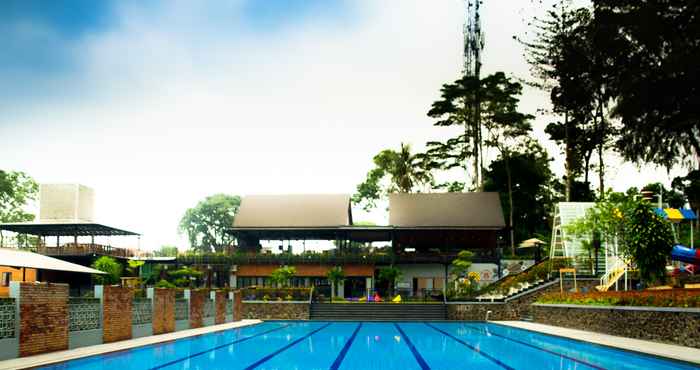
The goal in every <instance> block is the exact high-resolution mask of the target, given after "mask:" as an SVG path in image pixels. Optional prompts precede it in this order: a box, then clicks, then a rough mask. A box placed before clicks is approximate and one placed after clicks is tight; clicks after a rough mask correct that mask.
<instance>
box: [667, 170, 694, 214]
mask: <svg viewBox="0 0 700 370" xmlns="http://www.w3.org/2000/svg"><path fill="white" fill-rule="evenodd" d="M671 186H672V187H673V188H674V189H675V190H677V191H679V192H681V193H683V195H685V197H686V199H688V203H690V208H692V209H694V210H698V209H700V171H699V170H693V171H690V172H688V174H687V175H685V176H682V177H676V178H675V179H673V182H672V183H671Z"/></svg>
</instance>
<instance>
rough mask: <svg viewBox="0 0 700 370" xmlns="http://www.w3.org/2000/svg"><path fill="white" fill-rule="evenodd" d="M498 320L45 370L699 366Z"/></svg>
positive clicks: (385, 325) (197, 341)
mask: <svg viewBox="0 0 700 370" xmlns="http://www.w3.org/2000/svg"><path fill="white" fill-rule="evenodd" d="M698 368H700V367H694V366H692V365H689V364H685V363H680V362H675V361H670V360H663V359H660V358H656V357H652V356H645V355H639V354H635V353H631V352H625V351H621V350H615V349H611V348H608V347H604V346H598V345H593V344H588V343H584V342H578V341H574V340H569V339H564V338H559V337H553V336H549V335H544V334H539V333H535V332H531V331H527V330H523V329H516V328H511V327H506V326H502V325H498V324H493V323H477V322H464V323H461V322H460V323H457V322H424V323H418V322H316V321H304V322H300V321H292V322H281V321H276V322H265V323H262V324H258V325H253V326H247V327H242V328H237V329H231V330H226V331H221V332H216V333H210V334H205V335H201V336H196V337H189V338H185V339H180V340H177V341H173V342H166V343H161V344H156V345H150V346H145V347H139V348H135V349H131V350H126V351H121V352H115V353H111V354H106V355H100V356H93V357H87V358H83V359H78V360H73V361H69V362H64V363H60V364H56V365H53V366H49V367H45V368H44V369H85V370H92V369H110V370H127V369H268V370H272V369H279V370H306V369H332V370H335V369H356V370H365V369H366V370H370V369H382V370H391V369H401V370H412V369H419V370H425V369H445V370H457V369H698Z"/></svg>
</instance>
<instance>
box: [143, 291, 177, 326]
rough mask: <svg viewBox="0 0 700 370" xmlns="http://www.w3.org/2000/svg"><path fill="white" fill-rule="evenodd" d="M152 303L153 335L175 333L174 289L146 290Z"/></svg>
mask: <svg viewBox="0 0 700 370" xmlns="http://www.w3.org/2000/svg"><path fill="white" fill-rule="evenodd" d="M147 294H148V298H150V299H151V300H152V302H153V321H152V322H153V334H154V335H155V334H163V333H171V332H174V331H175V289H166V288H148V292H147Z"/></svg>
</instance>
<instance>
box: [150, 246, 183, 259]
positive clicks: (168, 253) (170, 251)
mask: <svg viewBox="0 0 700 370" xmlns="http://www.w3.org/2000/svg"><path fill="white" fill-rule="evenodd" d="M177 254H178V250H177V247H176V246H174V245H163V246H161V247H160V249H159V250H157V251H154V252H153V255H154V256H155V257H177Z"/></svg>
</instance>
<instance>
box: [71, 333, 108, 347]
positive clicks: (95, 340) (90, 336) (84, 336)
mask: <svg viewBox="0 0 700 370" xmlns="http://www.w3.org/2000/svg"><path fill="white" fill-rule="evenodd" d="M102 336H103V334H102V329H101V328H100V329H91V330H80V331H71V332H70V333H69V334H68V348H70V349H73V348H80V347H86V346H94V345H95V344H102Z"/></svg>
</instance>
